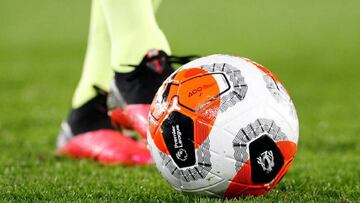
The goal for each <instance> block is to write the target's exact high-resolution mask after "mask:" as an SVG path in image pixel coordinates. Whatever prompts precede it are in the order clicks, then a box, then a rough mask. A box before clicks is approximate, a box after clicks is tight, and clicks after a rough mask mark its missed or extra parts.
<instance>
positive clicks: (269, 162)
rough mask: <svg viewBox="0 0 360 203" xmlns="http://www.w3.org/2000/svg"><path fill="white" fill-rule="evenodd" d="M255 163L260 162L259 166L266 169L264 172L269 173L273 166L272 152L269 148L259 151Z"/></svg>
mask: <svg viewBox="0 0 360 203" xmlns="http://www.w3.org/2000/svg"><path fill="white" fill-rule="evenodd" d="M257 163H258V164H260V166H261V167H262V169H263V170H264V171H266V173H270V172H271V171H272V170H273V167H274V166H275V163H274V155H273V152H272V151H271V150H269V151H264V152H263V153H261V154H260V156H259V157H258V158H257Z"/></svg>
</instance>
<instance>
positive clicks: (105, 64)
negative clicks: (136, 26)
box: [57, 0, 152, 164]
mask: <svg viewBox="0 0 360 203" xmlns="http://www.w3.org/2000/svg"><path fill="white" fill-rule="evenodd" d="M101 1H102V0H93V2H92V9H91V22H90V33H89V40H88V47H87V53H86V57H85V62H84V67H83V72H82V76H81V79H80V82H79V84H78V86H77V89H76V91H75V94H74V97H73V106H72V107H73V109H72V110H71V112H70V114H69V117H68V118H67V120H66V121H64V122H63V123H62V126H61V128H62V129H61V132H60V134H59V136H58V142H57V144H58V152H59V153H60V154H67V155H69V156H72V157H79V158H93V159H96V160H98V161H99V162H102V163H111V164H117V163H121V164H147V163H151V162H152V159H151V156H150V154H149V151H148V150H147V148H146V145H145V144H144V143H143V142H137V141H135V140H133V139H131V138H130V137H128V136H125V135H123V134H121V133H120V132H118V131H116V130H113V129H112V128H113V127H112V125H111V122H110V119H109V117H108V114H107V106H106V98H107V91H108V90H109V85H110V81H111V79H112V78H113V75H114V73H113V69H112V68H111V65H110V39H109V34H108V28H107V26H106V22H105V17H104V13H103V11H104V10H103V4H102V2H101ZM104 90H105V91H104Z"/></svg>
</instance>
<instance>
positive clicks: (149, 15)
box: [72, 0, 170, 108]
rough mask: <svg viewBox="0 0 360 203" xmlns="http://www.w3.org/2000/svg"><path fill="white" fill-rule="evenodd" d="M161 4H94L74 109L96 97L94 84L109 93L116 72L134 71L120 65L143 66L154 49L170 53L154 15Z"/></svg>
mask: <svg viewBox="0 0 360 203" xmlns="http://www.w3.org/2000/svg"><path fill="white" fill-rule="evenodd" d="M160 2H161V0H113V1H108V0H93V1H92V5H91V19H90V30H89V39H88V46H87V50H86V56H85V61H84V66H83V71H82V75H81V79H80V81H79V83H78V86H77V88H76V90H75V93H74V96H73V101H72V107H73V108H78V107H80V106H82V105H83V104H84V103H86V102H87V101H89V100H90V99H92V98H93V97H94V96H95V95H96V91H95V89H94V88H93V86H94V85H97V86H99V87H100V88H102V89H104V90H105V91H108V90H109V88H110V82H111V80H112V78H113V75H114V69H115V70H116V71H119V72H126V71H131V70H133V68H131V67H128V66H120V64H138V63H140V60H141V59H142V57H143V56H144V54H145V52H146V51H147V50H148V49H151V48H158V49H162V50H164V51H166V52H167V53H169V54H170V48H169V45H168V43H167V40H166V38H165V36H164V34H163V33H162V31H161V30H160V29H159V27H158V25H157V23H156V20H155V16H154V12H155V11H156V9H157V8H158V6H159V4H160ZM105 12H106V15H105ZM119 13H121V15H120V14H119ZM105 16H107V17H105ZM133 23H135V24H133ZM148 31H149V32H148ZM138 32H139V33H138ZM110 36H112V37H111V38H110ZM134 47H136V48H134Z"/></svg>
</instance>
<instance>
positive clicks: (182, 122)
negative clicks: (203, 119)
mask: <svg viewBox="0 0 360 203" xmlns="http://www.w3.org/2000/svg"><path fill="white" fill-rule="evenodd" d="M161 131H162V136H163V138H164V141H165V145H166V148H167V150H168V151H169V153H170V156H171V158H172V160H173V161H174V162H175V164H176V165H177V166H178V167H179V168H185V167H189V166H193V165H195V163H196V157H195V146H194V122H193V120H192V119H191V118H189V117H188V116H186V115H184V114H182V113H180V112H178V111H173V112H171V113H170V114H169V116H168V117H167V118H166V119H165V120H164V121H163V123H162V124H161Z"/></svg>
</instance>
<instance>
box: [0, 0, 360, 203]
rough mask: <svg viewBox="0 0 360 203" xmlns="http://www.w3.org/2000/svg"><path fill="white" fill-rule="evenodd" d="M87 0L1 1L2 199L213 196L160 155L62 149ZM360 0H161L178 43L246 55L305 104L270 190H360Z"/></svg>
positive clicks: (274, 197) (165, 24) (181, 48)
mask: <svg viewBox="0 0 360 203" xmlns="http://www.w3.org/2000/svg"><path fill="white" fill-rule="evenodd" d="M90 3H91V2H90V0H77V1H70V0H62V1H50V0H31V1H21V0H1V3H0V70H1V71H0V200H1V201H16V202H18V201H36V202H38V201H57V202H65V201H66V202H74V201H117V202H124V201H126V202H141V201H143V202H149V201H150V202H156V201H160V202H161V201H165V202H193V201H196V202H213V201H221V200H218V199H212V198H204V197H198V196H187V195H183V194H180V193H177V192H175V191H174V190H172V189H171V188H170V186H169V185H168V184H167V183H166V182H165V181H164V180H163V179H162V178H161V177H160V176H159V174H158V173H157V172H156V169H155V168H154V167H153V166H149V167H144V168H141V167H120V166H114V167H104V166H101V165H99V164H97V163H95V162H93V161H85V160H82V161H77V160H75V161H74V160H69V159H64V158H58V157H55V156H54V147H55V138H56V135H57V133H58V129H59V124H60V122H61V120H62V119H63V118H64V117H65V116H66V114H67V111H68V109H69V108H70V101H71V97H72V93H73V91H74V89H75V87H76V84H77V81H78V79H79V77H80V73H81V68H82V62H83V57H84V53H85V49H86V41H87V31H88V22H89V11H90ZM359 8H360V1H356V0H348V1H341V0H332V1H325V0H318V1H310V0H304V1H294V0H290V1H285V0H280V1H259V0H255V1H244V0H227V1H215V0H207V1H205V0H198V1H190V0H184V1H175V0H166V1H163V3H162V5H161V7H160V10H159V12H158V13H157V17H158V20H159V24H160V26H161V28H162V29H163V30H164V32H165V34H166V35H167V37H168V39H169V41H170V44H171V46H172V49H173V53H174V54H177V55H181V54H201V55H207V54H213V53H227V54H234V55H241V56H245V57H248V58H251V59H253V60H254V61H257V62H259V63H261V64H263V65H265V66H266V67H268V68H269V69H271V70H272V71H273V72H275V73H276V74H277V75H278V76H279V77H280V79H281V80H282V81H283V83H284V84H285V86H286V87H287V89H288V90H289V92H290V93H291V96H292V98H293V100H294V103H295V105H296V107H297V111H298V115H299V120H300V142H299V148H298V154H297V158H296V160H295V164H294V166H293V167H292V169H291V170H290V172H289V173H288V175H286V177H285V178H284V179H283V180H282V182H281V183H280V184H279V185H278V186H277V187H276V189H275V190H273V191H272V192H270V193H269V194H268V195H266V196H262V197H256V198H248V199H246V200H247V201H253V202H272V201H296V202H308V201H321V202H330V201H340V202H359V201H360V164H359V163H360V156H359V154H360V137H359V134H360V127H359V123H360V117H359V112H360V103H359V98H360V81H359V80H360V70H359V68H360V60H359V56H360V48H359V46H360V26H359V25H360V12H359Z"/></svg>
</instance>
